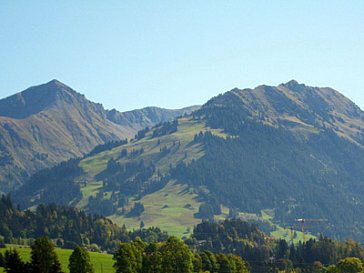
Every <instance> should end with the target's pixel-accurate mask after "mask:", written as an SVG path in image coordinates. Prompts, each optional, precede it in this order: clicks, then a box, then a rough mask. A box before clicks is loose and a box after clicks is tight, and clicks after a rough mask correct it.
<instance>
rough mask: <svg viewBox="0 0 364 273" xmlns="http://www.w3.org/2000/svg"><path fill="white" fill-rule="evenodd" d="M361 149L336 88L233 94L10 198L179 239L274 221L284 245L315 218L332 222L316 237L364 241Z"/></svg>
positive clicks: (38, 179) (358, 116)
mask: <svg viewBox="0 0 364 273" xmlns="http://www.w3.org/2000/svg"><path fill="white" fill-rule="evenodd" d="M363 147H364V113H363V111H362V110H361V109H360V108H359V107H358V106H356V105H355V104H354V103H353V102H351V101H350V100H349V99H347V98H346V97H344V96H343V95H342V94H340V93H339V92H337V91H335V90H333V89H331V88H318V87H310V86H306V85H304V84H299V83H298V82H296V81H290V82H288V83H285V84H281V85H279V86H266V85H262V86H258V87H256V88H255V89H242V90H241V89H233V90H231V91H229V92H226V93H224V94H221V95H219V96H217V97H214V98H212V99H211V100H209V101H208V102H207V103H206V104H204V105H203V106H202V107H201V108H200V109H197V110H195V111H193V112H192V113H191V114H189V115H185V116H184V117H180V118H178V119H176V120H175V121H173V122H165V123H162V124H159V125H157V126H155V127H153V128H149V129H144V130H140V131H139V132H138V133H137V137H136V138H135V139H134V140H132V141H130V142H128V143H120V145H118V146H116V147H115V146H114V145H109V146H105V147H104V149H102V150H99V151H98V152H97V153H93V154H92V155H89V156H86V157H85V158H83V159H79V160H74V161H69V162H67V163H63V164H61V165H59V166H57V167H55V168H53V169H49V170H44V171H42V172H38V173H37V174H35V175H33V176H32V177H31V178H30V179H29V180H28V181H27V182H26V183H25V185H24V186H23V187H21V188H20V189H19V190H18V191H17V192H15V193H14V197H15V198H16V200H17V202H18V203H19V204H21V206H22V207H31V206H33V205H36V204H39V203H43V202H45V203H52V202H57V203H62V204H68V205H72V206H77V207H80V208H84V209H86V210H88V211H90V212H95V213H101V214H103V215H106V216H108V217H110V218H111V219H113V220H114V221H115V222H117V223H120V224H121V223H122V224H126V225H127V226H128V227H138V226H139V225H140V223H141V221H143V224H144V225H146V226H159V227H161V228H163V229H165V230H168V231H170V232H171V233H172V234H179V235H181V234H188V232H189V231H190V230H191V228H192V227H193V225H195V224H196V223H198V222H199V221H201V219H212V218H214V219H222V218H227V217H241V218H244V219H255V220H259V221H266V222H267V221H268V222H269V225H270V226H271V229H272V230H271V231H272V233H275V234H277V233H279V234H286V235H287V234H289V231H288V230H283V229H282V228H283V226H286V227H287V226H293V227H294V226H295V224H297V223H296V222H295V219H297V218H317V219H325V221H323V222H321V223H320V224H316V226H313V227H310V229H311V231H313V232H322V233H324V234H327V235H331V236H333V237H339V238H344V237H354V238H357V239H360V238H361V237H362V236H363V235H364V228H363V227H364V168H363V166H364V148H363ZM65 174H66V175H65ZM65 193H67V194H65ZM287 236H289V235H287Z"/></svg>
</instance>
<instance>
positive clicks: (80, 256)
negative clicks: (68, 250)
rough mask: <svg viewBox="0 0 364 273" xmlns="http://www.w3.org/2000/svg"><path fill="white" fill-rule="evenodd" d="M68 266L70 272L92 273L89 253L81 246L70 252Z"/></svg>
mask: <svg viewBox="0 0 364 273" xmlns="http://www.w3.org/2000/svg"><path fill="white" fill-rule="evenodd" d="M68 268H69V270H70V273H94V269H93V266H92V264H91V261H90V255H89V253H88V252H87V251H86V250H85V249H83V248H81V247H76V248H75V249H74V251H73V252H72V254H71V256H70V258H69V265H68Z"/></svg>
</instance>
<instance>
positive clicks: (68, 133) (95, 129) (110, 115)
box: [0, 80, 196, 191]
mask: <svg viewBox="0 0 364 273" xmlns="http://www.w3.org/2000/svg"><path fill="white" fill-rule="evenodd" d="M193 109H196V107H191V108H186V109H181V110H168V109H161V108H156V107H149V108H145V109H140V110H134V111H129V112H125V113H120V112H118V111H116V110H111V111H108V110H105V109H104V108H103V106H102V105H101V104H97V103H93V102H91V101H89V100H87V99H86V98H85V96H84V95H81V94H79V93H77V92H76V91H74V90H73V89H72V88H70V87H68V86H66V85H65V84H63V83H61V82H59V81H57V80H53V81H50V82H48V83H46V84H43V85H39V86H34V87H31V88H28V89H27V90H25V91H23V92H20V93H18V94H15V95H13V96H10V97H8V98H5V99H2V100H0V191H9V190H11V189H14V188H16V187H18V186H19V185H20V184H21V182H22V181H23V180H24V179H25V178H27V177H28V176H29V175H30V174H32V173H34V172H35V171H38V170H40V169H43V168H45V167H50V166H53V165H54V164H57V163H59V162H62V161H64V160H68V159H70V158H75V157H80V156H82V155H84V154H85V153H87V152H89V151H90V150H91V149H92V148H94V147H95V146H96V145H98V144H102V143H105V142H109V141H113V140H119V139H124V138H131V137H134V135H135V133H136V132H137V131H138V130H140V129H141V128H144V127H146V126H153V125H155V124H157V123H160V122H164V121H168V120H172V119H173V118H175V117H176V116H179V115H183V114H185V113H190V112H191V111H192V110H193Z"/></svg>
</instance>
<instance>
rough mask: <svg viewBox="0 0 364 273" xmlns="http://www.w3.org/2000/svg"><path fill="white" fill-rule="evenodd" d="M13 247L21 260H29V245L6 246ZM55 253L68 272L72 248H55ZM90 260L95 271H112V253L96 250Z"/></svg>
mask: <svg viewBox="0 0 364 273" xmlns="http://www.w3.org/2000/svg"><path fill="white" fill-rule="evenodd" d="M8 247H12V248H15V249H16V250H17V251H18V252H19V254H20V257H21V258H22V260H23V261H29V260H30V247H26V246H13V245H12V246H8ZM5 250H6V249H4V248H2V249H0V252H2V253H4V252H5ZM56 253H57V256H58V259H59V261H60V263H61V265H62V270H63V271H64V272H66V273H68V272H69V270H68V259H69V256H70V255H71V253H72V250H70V249H60V248H56ZM90 257H91V262H92V264H93V266H94V269H95V273H114V272H115V270H114V268H113V267H112V266H113V264H114V261H113V260H112V255H110V254H104V253H96V252H90ZM3 272H4V269H3V268H1V267H0V273H3Z"/></svg>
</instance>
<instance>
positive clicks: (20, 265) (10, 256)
mask: <svg viewBox="0 0 364 273" xmlns="http://www.w3.org/2000/svg"><path fill="white" fill-rule="evenodd" d="M3 266H4V268H5V272H6V273H28V272H29V270H28V269H27V266H26V264H25V263H24V262H23V261H22V260H21V259H20V256H19V253H18V252H17V251H16V250H15V249H10V250H7V251H6V252H5V256H4V260H3Z"/></svg>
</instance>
